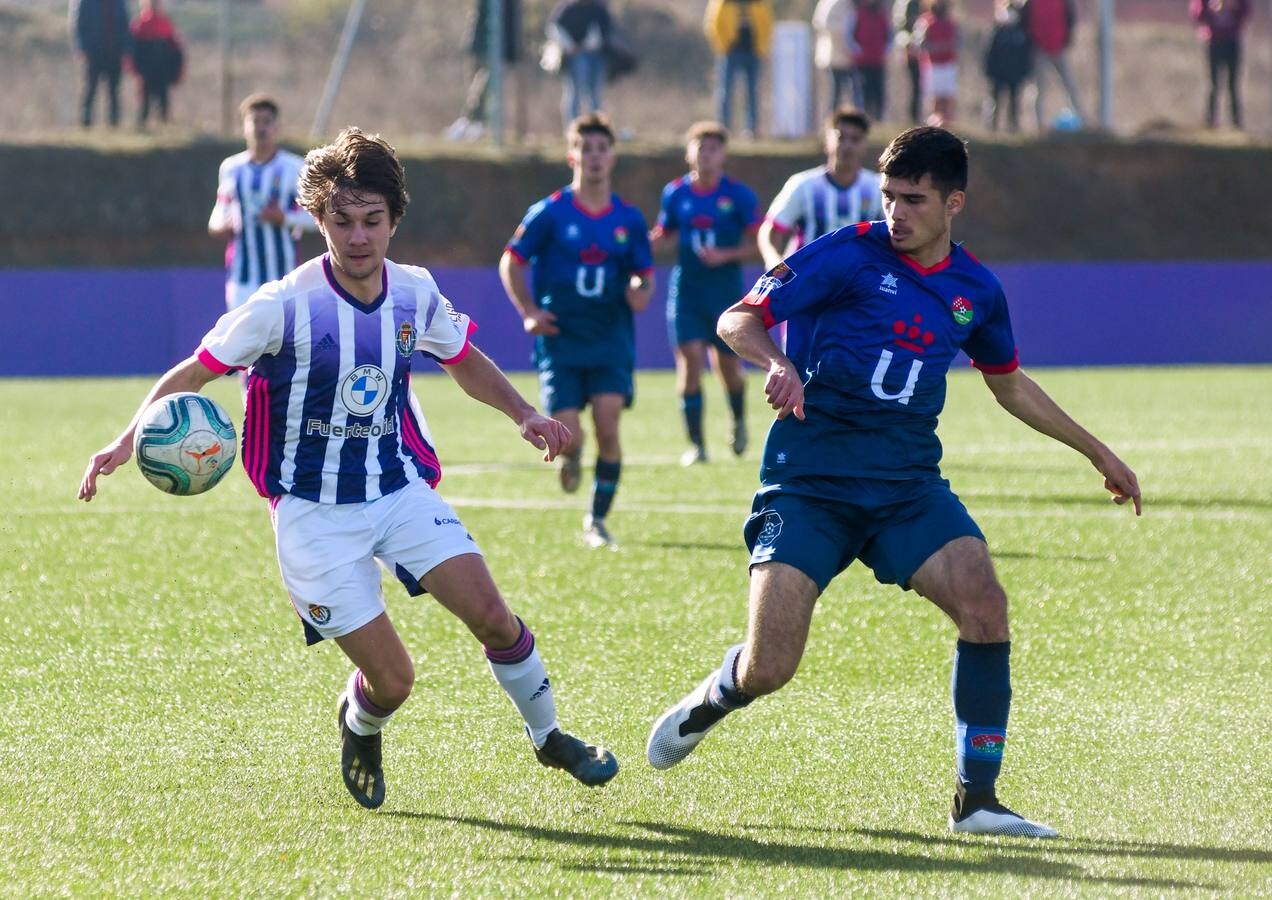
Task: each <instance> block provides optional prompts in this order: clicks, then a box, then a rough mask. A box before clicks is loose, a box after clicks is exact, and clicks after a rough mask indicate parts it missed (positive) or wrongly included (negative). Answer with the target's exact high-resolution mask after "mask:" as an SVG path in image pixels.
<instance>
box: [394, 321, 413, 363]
mask: <svg viewBox="0 0 1272 900" xmlns="http://www.w3.org/2000/svg"><path fill="white" fill-rule="evenodd" d="M397 352H398V353H400V354H401V355H402V356H406V357H409V356H410V355H411V354H412V353H414V352H415V326H414V325H412V324H411V323H410V322H403V323H402V325H401V327H400V328H398V333H397Z"/></svg>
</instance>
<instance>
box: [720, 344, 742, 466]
mask: <svg viewBox="0 0 1272 900" xmlns="http://www.w3.org/2000/svg"><path fill="white" fill-rule="evenodd" d="M711 365H712V367H713V368H714V369H715V370H716V374H717V375H718V376H719V377H720V383H721V384H722V385H724V393H725V396H726V397H728V400H729V415H730V416H731V417H732V418H731V420H730V425H729V447H730V449H732V450H733V453H734V455H735V456H741V455H742V454H743V453H745V452H746V447H747V442H748V436H747V430H746V373H745V370H744V369H743V368H742V359H741V357H739V356H738V355H737V354H736V353H734V352H733V351H731V350H729V349H728V347H727V346H724V345H723V342H721V343H718V344H713V345H712V346H711Z"/></svg>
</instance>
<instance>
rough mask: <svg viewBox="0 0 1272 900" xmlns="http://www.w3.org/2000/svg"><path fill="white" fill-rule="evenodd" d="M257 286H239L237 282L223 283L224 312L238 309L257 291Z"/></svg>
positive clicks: (258, 286)
mask: <svg viewBox="0 0 1272 900" xmlns="http://www.w3.org/2000/svg"><path fill="white" fill-rule="evenodd" d="M260 288H261V286H260V285H259V284H239V283H238V282H237V281H227V282H225V308H226V310H227V311H228V310H231V309H238V308H239V307H240V306H242V305H243V304H244V303H246V302H247V301H248V299H249V298H250V297H251V296H252V295H253V294H255V293H256V292H257V291H259V290H260Z"/></svg>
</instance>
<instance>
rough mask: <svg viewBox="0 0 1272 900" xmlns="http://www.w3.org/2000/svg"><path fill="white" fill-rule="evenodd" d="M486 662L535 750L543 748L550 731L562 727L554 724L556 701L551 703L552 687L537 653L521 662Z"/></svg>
mask: <svg viewBox="0 0 1272 900" xmlns="http://www.w3.org/2000/svg"><path fill="white" fill-rule="evenodd" d="M488 661H489V663H490V671H491V672H492V673H493V674H494V676H495V680H496V681H498V682H499V686H500V687H501V688H503V689H504V692H505V693H506V694H507V695H508V698H509V699H510V700H512V702H513V705H515V706H516V707H517V712H519V713H521V718H523V719H525V722H526V730H527V731H528V732H530V740H532V741H534V745H535V746H536V747H542V746H543V742H544V741H546V740H547V739H548V735H549V734H551V733H552V730H553V729H554V728H560V727H561V725H560V723H559V722H558V721H557V714H556V701H555V700H553V699H552V684H551V682H550V681H549V680H548V673H547V671H546V670H545V669H544V668H543V660H542V659H540V658H539V651H538V649H534V650H531V651H530V655H529V656H527V657H526V658H525V659H523V660H521V662H516V663H508V664H505V663H498V662H495V661H494V660H493V659H491V660H488Z"/></svg>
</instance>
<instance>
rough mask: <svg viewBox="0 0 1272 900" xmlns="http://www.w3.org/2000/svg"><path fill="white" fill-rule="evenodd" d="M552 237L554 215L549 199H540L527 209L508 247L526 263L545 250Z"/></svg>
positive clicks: (521, 261) (509, 250) (515, 256)
mask: <svg viewBox="0 0 1272 900" xmlns="http://www.w3.org/2000/svg"><path fill="white" fill-rule="evenodd" d="M551 237H552V216H551V215H550V214H549V213H548V200H540V201H539V202H538V203H536V204H535V205H534V206H532V207H530V209H528V210H527V211H526V215H525V218H524V219H522V220H521V224H520V225H518V226H517V230H516V231H514V232H513V234H512V240H510V241H509V242H508V246H507V248H506V249H507V251H508V252H509V253H511V254H512V255H513V257H514V258H516V260H517V262H519V263H521V264H523V265H524V264H525V263H528V262H530V260H532V259H534V258H535V257H536V256H538V255H539V254H540V253H542V252H543V249H544V248H545V247H546V246H547V245H548V241H549V239H550V238H551Z"/></svg>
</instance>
